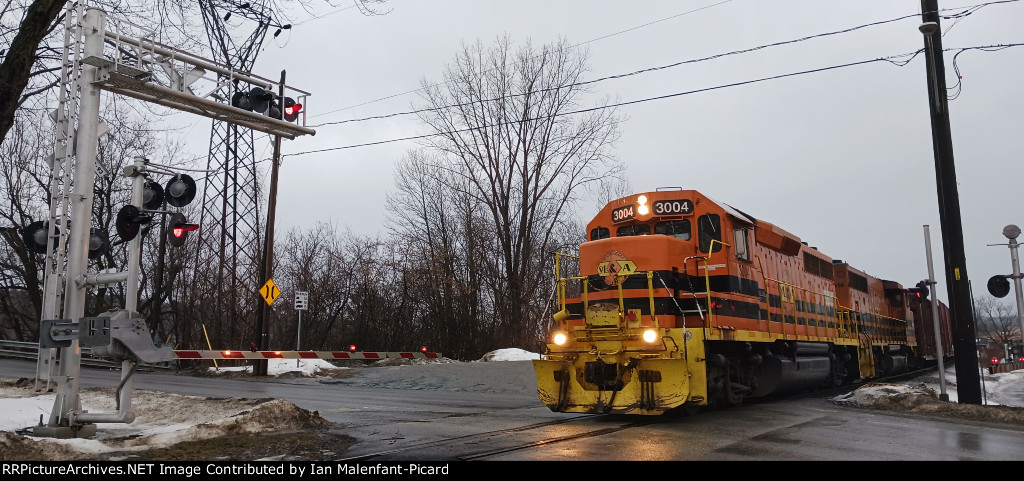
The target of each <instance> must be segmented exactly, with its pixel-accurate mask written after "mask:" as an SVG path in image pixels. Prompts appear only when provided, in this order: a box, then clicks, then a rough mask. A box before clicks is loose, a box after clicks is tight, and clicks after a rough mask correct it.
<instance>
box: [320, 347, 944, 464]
mask: <svg viewBox="0 0 1024 481" xmlns="http://www.w3.org/2000/svg"><path fill="white" fill-rule="evenodd" d="M935 371H936V368H935V367H931V368H924V369H919V370H915V371H910V372H906V373H902V374H899V375H893V376H886V377H883V378H877V379H873V380H871V381H869V382H868V383H858V384H847V385H843V386H838V387H835V388H830V389H823V390H817V391H812V392H804V393H796V394H791V395H787V396H776V397H769V398H763V399H758V400H753V401H750V404H769V403H772V402H779V401H783V400H785V399H797V398H812V397H814V398H831V397H836V396H839V395H842V394H846V393H848V392H850V391H853V390H855V389H857V388H860V387H862V386H866V385H869V384H871V383H898V382H906V381H908V380H911V379H914V378H916V377H919V376H922V375H924V374H929V373H933V372H935ZM727 409H732V408H729V407H712V408H704V409H702V410H701V412H698V413H697V414H696V416H697V417H699V416H701V414H702V413H703V412H708V411H712V410H714V411H720V410H727ZM682 415H683V414H681V413H678V414H677V413H667V414H663V415H660V416H630V415H622V414H581V415H578V416H573V417H571V418H566V419H560V420H556V421H547V422H542V423H535V424H530V425H526V426H520V427H516V428H511V429H500V430H494V431H485V432H480V433H474V434H467V435H464V436H456V437H452V438H447V439H442V440H433V441H424V442H418V443H414V444H409V445H406V446H401V447H397V448H392V449H384V450H380V451H375V452H372V453H366V454H360V455H357V456H352V457H348V458H344V459H340V460H338V461H341V462H369V461H405V460H417V459H428V458H429V459H437V456H438V453H444V452H447V453H451V460H452V461H474V460H487V459H489V458H493V457H495V456H500V455H502V454H506V453H510V452H514V451H522V450H528V449H538V448H543V447H546V446H550V445H552V444H556V443H562V442H569V441H574V440H579V439H584V438H591V437H596V436H605V435H611V434H615V433H619V432H621V431H625V430H628V429H635V428H643V427H646V426H650V425H653V424H659V423H664V422H671V420H674V419H676V418H678V417H679V416H682Z"/></svg>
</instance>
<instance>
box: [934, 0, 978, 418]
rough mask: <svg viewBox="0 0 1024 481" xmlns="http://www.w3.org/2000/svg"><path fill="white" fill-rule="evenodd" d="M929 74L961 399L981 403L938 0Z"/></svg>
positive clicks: (937, 174)
mask: <svg viewBox="0 0 1024 481" xmlns="http://www.w3.org/2000/svg"><path fill="white" fill-rule="evenodd" d="M921 21H922V23H921V26H920V27H919V29H920V31H921V33H922V34H924V50H925V62H926V66H927V73H928V107H929V110H930V111H931V124H932V148H933V150H934V153H935V183H936V184H937V189H938V197H939V221H940V223H941V228H942V252H943V257H944V258H945V266H946V293H947V295H948V296H949V308H950V312H951V313H952V314H953V319H952V321H953V322H952V324H953V325H952V329H953V347H954V349H955V353H954V354H955V356H956V380H957V400H958V402H960V403H963V404H981V376H980V374H979V372H978V350H977V334H976V333H975V329H974V313H973V312H972V309H971V283H970V281H969V280H968V278H967V260H966V256H965V254H964V234H963V224H962V223H961V220H960V197H959V194H958V193H957V187H956V168H955V166H954V164H953V139H952V134H951V132H950V127H949V106H948V104H947V98H946V77H945V67H944V64H943V61H942V55H943V53H942V28H941V27H940V25H939V5H938V0H921Z"/></svg>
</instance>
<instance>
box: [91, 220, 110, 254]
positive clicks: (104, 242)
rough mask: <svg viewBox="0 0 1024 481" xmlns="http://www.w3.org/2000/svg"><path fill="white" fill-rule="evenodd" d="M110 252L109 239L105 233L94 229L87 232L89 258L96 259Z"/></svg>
mask: <svg viewBox="0 0 1024 481" xmlns="http://www.w3.org/2000/svg"><path fill="white" fill-rule="evenodd" d="M108 251H110V239H109V238H108V237H107V232H106V231H102V230H99V229H97V228H95V227H93V228H92V229H90V230H89V258H90V259H96V258H98V257H99V256H102V255H103V254H106V253H107V252H108Z"/></svg>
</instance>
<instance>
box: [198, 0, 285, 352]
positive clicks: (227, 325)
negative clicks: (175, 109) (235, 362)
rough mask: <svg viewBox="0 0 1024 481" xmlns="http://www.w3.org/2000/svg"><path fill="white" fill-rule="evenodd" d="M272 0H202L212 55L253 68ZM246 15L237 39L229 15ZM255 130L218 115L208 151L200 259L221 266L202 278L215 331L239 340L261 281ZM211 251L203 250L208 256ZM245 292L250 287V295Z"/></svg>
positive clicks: (225, 91)
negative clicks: (246, 26)
mask: <svg viewBox="0 0 1024 481" xmlns="http://www.w3.org/2000/svg"><path fill="white" fill-rule="evenodd" d="M266 3H267V2H265V1H262V2H246V3H242V2H235V1H231V0H204V1H201V2H200V8H201V9H202V13H203V23H204V24H205V26H206V32H207V35H208V36H209V40H210V44H211V47H212V50H213V54H214V59H215V60H217V61H218V63H220V64H222V65H228V66H230V67H231V68H233V69H238V70H241V71H250V70H251V69H252V66H253V64H254V63H255V61H256V54H257V53H258V52H259V49H260V46H261V45H262V43H263V40H264V39H265V38H266V34H267V30H268V28H269V27H270V26H271V23H272V22H271V15H272V13H271V11H270V9H269V8H268V7H267V5H266ZM229 16H234V17H235V18H238V17H242V18H245V19H248V20H252V21H253V23H255V25H256V28H255V30H254V31H253V32H252V33H251V34H250V35H249V37H248V38H245V39H241V40H239V41H236V40H235V39H234V38H232V36H231V35H230V34H229V32H228V30H227V17H229ZM235 89H236V86H234V85H231V84H230V83H229V82H224V87H222V89H221V95H222V97H223V98H225V99H230V98H231V96H232V95H233V93H234V90H235ZM253 140H254V139H253V132H252V130H251V129H249V128H246V127H240V126H238V125H236V124H233V123H229V122H221V121H214V122H213V125H212V128H211V130H210V155H209V157H208V158H207V169H208V170H209V171H211V172H213V173H211V174H210V175H209V176H208V177H207V178H206V183H205V188H204V190H203V199H202V209H203V211H202V214H201V223H202V225H203V229H201V230H200V235H199V242H198V246H199V247H198V248H199V255H200V262H201V265H206V266H210V268H211V270H212V269H213V266H216V269H217V270H216V274H217V275H216V277H214V278H213V279H212V280H213V283H214V284H213V285H208V286H200V288H201V289H202V290H201V291H199V292H200V293H201V296H203V297H207V296H213V299H209V301H210V302H208V303H204V304H205V305H207V306H209V307H210V309H209V310H207V312H208V314H209V315H211V316H212V318H211V319H210V321H211V322H210V323H209V325H211V326H213V329H214V332H212V333H210V334H211V336H212V337H214V338H215V339H218V340H222V341H228V342H240V341H242V339H241V338H240V336H245V335H247V333H246V332H236V329H237V328H238V326H246V325H251V323H248V322H241V321H242V320H243V319H246V318H249V317H251V315H252V313H254V312H255V308H256V306H255V304H254V302H256V301H258V297H257V296H256V295H255V293H256V292H257V290H258V288H259V286H258V285H257V283H258V282H259V281H258V278H259V275H260V274H259V267H260V259H261V256H260V253H261V252H262V248H263V245H262V244H263V243H262V237H263V236H262V229H261V222H260V218H261V217H260V214H261V208H260V202H259V201H260V197H261V186H260V179H261V178H262V177H263V174H262V172H261V168H260V165H259V163H258V162H257V161H256V158H255V150H254V146H253V143H254V142H253ZM204 257H205V258H204ZM246 293H252V295H249V296H246Z"/></svg>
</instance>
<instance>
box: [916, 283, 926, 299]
mask: <svg viewBox="0 0 1024 481" xmlns="http://www.w3.org/2000/svg"><path fill="white" fill-rule="evenodd" d="M917 289H918V296H919V297H920V298H921V299H928V281H921V282H918V283H917Z"/></svg>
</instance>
